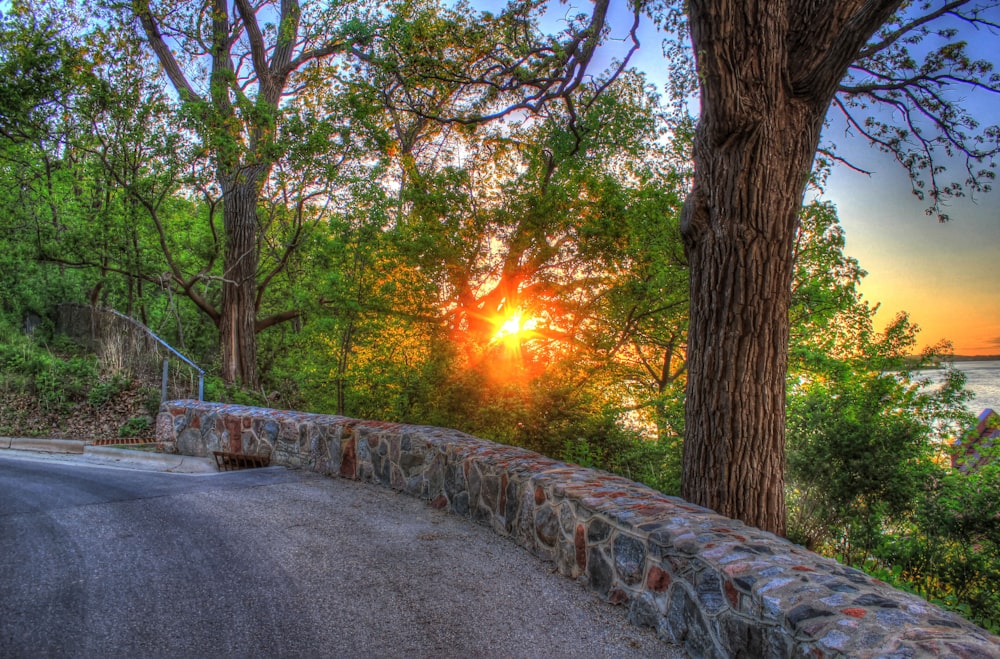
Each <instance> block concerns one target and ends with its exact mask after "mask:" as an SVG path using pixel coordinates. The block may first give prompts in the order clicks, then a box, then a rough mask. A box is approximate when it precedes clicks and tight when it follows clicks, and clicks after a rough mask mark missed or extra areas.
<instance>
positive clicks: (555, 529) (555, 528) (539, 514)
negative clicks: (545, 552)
mask: <svg viewBox="0 0 1000 659" xmlns="http://www.w3.org/2000/svg"><path fill="white" fill-rule="evenodd" d="M535 532H536V533H537V534H538V539H539V540H541V541H542V544H543V545H545V546H546V547H555V546H556V541H557V540H558V538H559V518H558V517H557V516H556V514H555V511H553V510H552V506H550V505H549V504H547V503H546V504H542V505H541V506H539V507H538V509H537V510H535Z"/></svg>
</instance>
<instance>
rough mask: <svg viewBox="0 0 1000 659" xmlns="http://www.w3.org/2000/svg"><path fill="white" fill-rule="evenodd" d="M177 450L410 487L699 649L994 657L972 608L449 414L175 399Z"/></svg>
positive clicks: (168, 430) (712, 653) (172, 434)
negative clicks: (410, 418) (357, 413)
mask: <svg viewBox="0 0 1000 659" xmlns="http://www.w3.org/2000/svg"><path fill="white" fill-rule="evenodd" d="M157 438H158V440H159V441H163V442H173V443H174V446H175V447H176V450H177V451H178V452H181V453H185V454H190V455H208V454H210V452H211V451H213V450H222V451H232V452H241V453H246V454H254V455H262V454H265V453H270V455H271V460H272V463H273V464H283V465H289V466H294V467H301V468H306V469H312V470H315V471H318V472H320V473H323V474H328V475H339V476H344V477H347V478H354V479H361V480H365V481H370V482H373V483H379V484H381V485H384V486H387V487H391V488H393V489H396V490H401V491H405V492H407V493H409V494H411V495H413V496H417V497H420V498H422V499H425V500H427V501H428V502H429V503H430V505H431V506H434V507H435V508H444V509H448V510H450V511H452V512H454V513H456V514H459V515H464V516H466V517H469V518H471V519H473V520H475V521H477V522H479V523H481V524H485V525H488V526H490V527H491V528H492V529H493V530H494V531H496V532H497V533H498V534H500V535H502V536H505V537H508V538H510V539H511V540H513V541H514V542H516V543H518V544H519V545H521V546H522V547H525V548H526V549H528V550H530V551H531V552H532V553H534V554H535V555H537V556H539V557H540V558H543V559H545V560H548V561H551V562H552V563H553V564H554V565H555V566H556V568H557V569H558V570H559V571H560V572H561V573H562V574H564V575H566V576H568V577H571V578H575V579H578V580H579V581H580V582H581V583H585V584H586V585H587V586H588V587H589V588H591V589H593V590H595V591H597V593H598V594H599V595H600V596H601V597H602V598H604V599H606V600H609V601H611V602H614V603H616V604H620V605H622V606H623V607H625V608H627V611H628V616H629V618H630V620H632V621H633V622H634V623H635V624H637V625H640V626H644V627H653V628H655V629H656V631H657V633H658V634H659V635H660V636H661V637H663V638H665V639H668V640H670V641H672V642H677V643H680V644H683V645H684V646H685V647H686V648H687V650H688V651H689V652H690V653H691V655H692V656H698V657H740V656H743V657H754V658H756V657H787V656H810V657H830V656H852V657H858V656H861V657H869V656H870V657H875V656H878V657H882V656H893V657H897V656H898V657H910V656H935V657H941V656H953V657H998V656H1000V639H998V638H997V637H994V636H991V635H989V634H988V633H987V632H985V631H983V630H982V629H980V628H978V627H976V626H974V625H972V624H971V623H969V622H967V621H965V620H964V619H962V618H960V617H958V616H955V615H953V614H951V613H948V612H946V611H943V610H941V609H939V608H937V607H935V606H932V605H930V604H928V603H927V602H925V601H924V600H922V599H920V598H918V597H916V596H913V595H910V594H907V593H903V592H901V591H898V590H894V589H893V588H891V587H889V586H887V585H886V584H884V583H882V582H880V581H877V580H874V579H872V578H870V577H868V576H867V575H865V574H863V573H862V572H859V571H857V570H854V569H851V568H847V567H844V566H842V565H840V564H838V563H837V562H835V561H832V560H829V559H826V558H822V557H820V556H818V555H816V554H813V553H811V552H808V551H806V550H805V549H803V548H802V547H799V546H797V545H793V544H791V543H789V542H787V541H786V540H783V539H781V538H778V537H776V536H774V535H772V534H769V533H765V532H763V531H760V530H758V529H755V528H752V527H748V526H746V525H744V524H742V523H740V522H736V521H734V520H731V519H728V518H725V517H722V516H720V515H718V514H716V513H714V512H712V511H711V510H707V509H705V508H700V507H698V506H694V505H692V504H690V503H687V502H685V501H684V500H682V499H678V498H675V497H668V496H665V495H663V494H660V493H658V492H656V491H655V490H652V489H650V488H648V487H645V486H643V485H640V484H637V483H635V482H632V481H629V480H627V479H625V478H621V477H619V476H614V475H611V474H608V473H605V472H601V471H596V470H593V469H585V468H582V467H577V466H574V465H569V464H566V463H562V462H558V461H556V460H551V459H549V458H546V457H544V456H541V455H539V454H537V453H533V452H531V451H527V450H524V449H519V448H514V447H510V446H504V445H501V444H496V443H494V442H489V441H486V440H482V439H478V438H476V437H471V436H469V435H466V434H464V433H460V432H457V431H454V430H447V429H442V428H431V427H422V426H409V425H401V424H394V423H381V422H371V421H358V420H354V419H348V418H345V417H338V416H329V415H316V414H304V413H300V412H285V411H276V410H268V409H261V408H252V407H243V406H237V405H224V404H218V403H199V402H197V401H174V402H168V403H166V404H164V406H163V407H162V408H161V411H160V415H159V417H158V419H157Z"/></svg>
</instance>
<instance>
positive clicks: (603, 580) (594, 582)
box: [587, 547, 615, 599]
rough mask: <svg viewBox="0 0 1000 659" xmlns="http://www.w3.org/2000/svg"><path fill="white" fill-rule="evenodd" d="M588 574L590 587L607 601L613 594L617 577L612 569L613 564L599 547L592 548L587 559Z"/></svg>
mask: <svg viewBox="0 0 1000 659" xmlns="http://www.w3.org/2000/svg"><path fill="white" fill-rule="evenodd" d="M587 573H588V576H589V577H590V587H591V588H593V589H594V590H596V591H597V592H598V593H600V594H601V596H602V597H604V598H605V599H606V598H607V597H608V594H609V593H610V592H611V586H612V585H614V579H615V575H614V572H613V571H612V569H611V563H610V562H609V561H608V559H607V558H606V557H605V556H604V553H603V552H602V551H601V550H600V549H599V548H598V547H591V548H590V554H589V556H588V558H587Z"/></svg>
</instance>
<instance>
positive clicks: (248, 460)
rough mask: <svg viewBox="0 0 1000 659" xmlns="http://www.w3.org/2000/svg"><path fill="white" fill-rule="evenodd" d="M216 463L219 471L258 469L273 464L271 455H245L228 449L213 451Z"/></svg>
mask: <svg viewBox="0 0 1000 659" xmlns="http://www.w3.org/2000/svg"><path fill="white" fill-rule="evenodd" d="M212 454H213V455H214V456H215V464H216V466H217V467H218V468H219V471H235V470H237V469H256V468H258V467H266V466H268V465H270V464H271V456H270V455H243V454H242V453H228V452H226V451H212Z"/></svg>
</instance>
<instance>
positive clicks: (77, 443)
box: [0, 437, 87, 453]
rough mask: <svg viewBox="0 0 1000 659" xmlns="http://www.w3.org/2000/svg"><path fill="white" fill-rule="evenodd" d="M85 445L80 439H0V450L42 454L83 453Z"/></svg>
mask: <svg viewBox="0 0 1000 659" xmlns="http://www.w3.org/2000/svg"><path fill="white" fill-rule="evenodd" d="M86 444H87V443H86V442H84V441H83V440H81V439H39V438H35V437H3V438H0V448H6V449H14V450H18V451H40V452H42V453H83V452H84V447H85V446H86Z"/></svg>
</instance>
